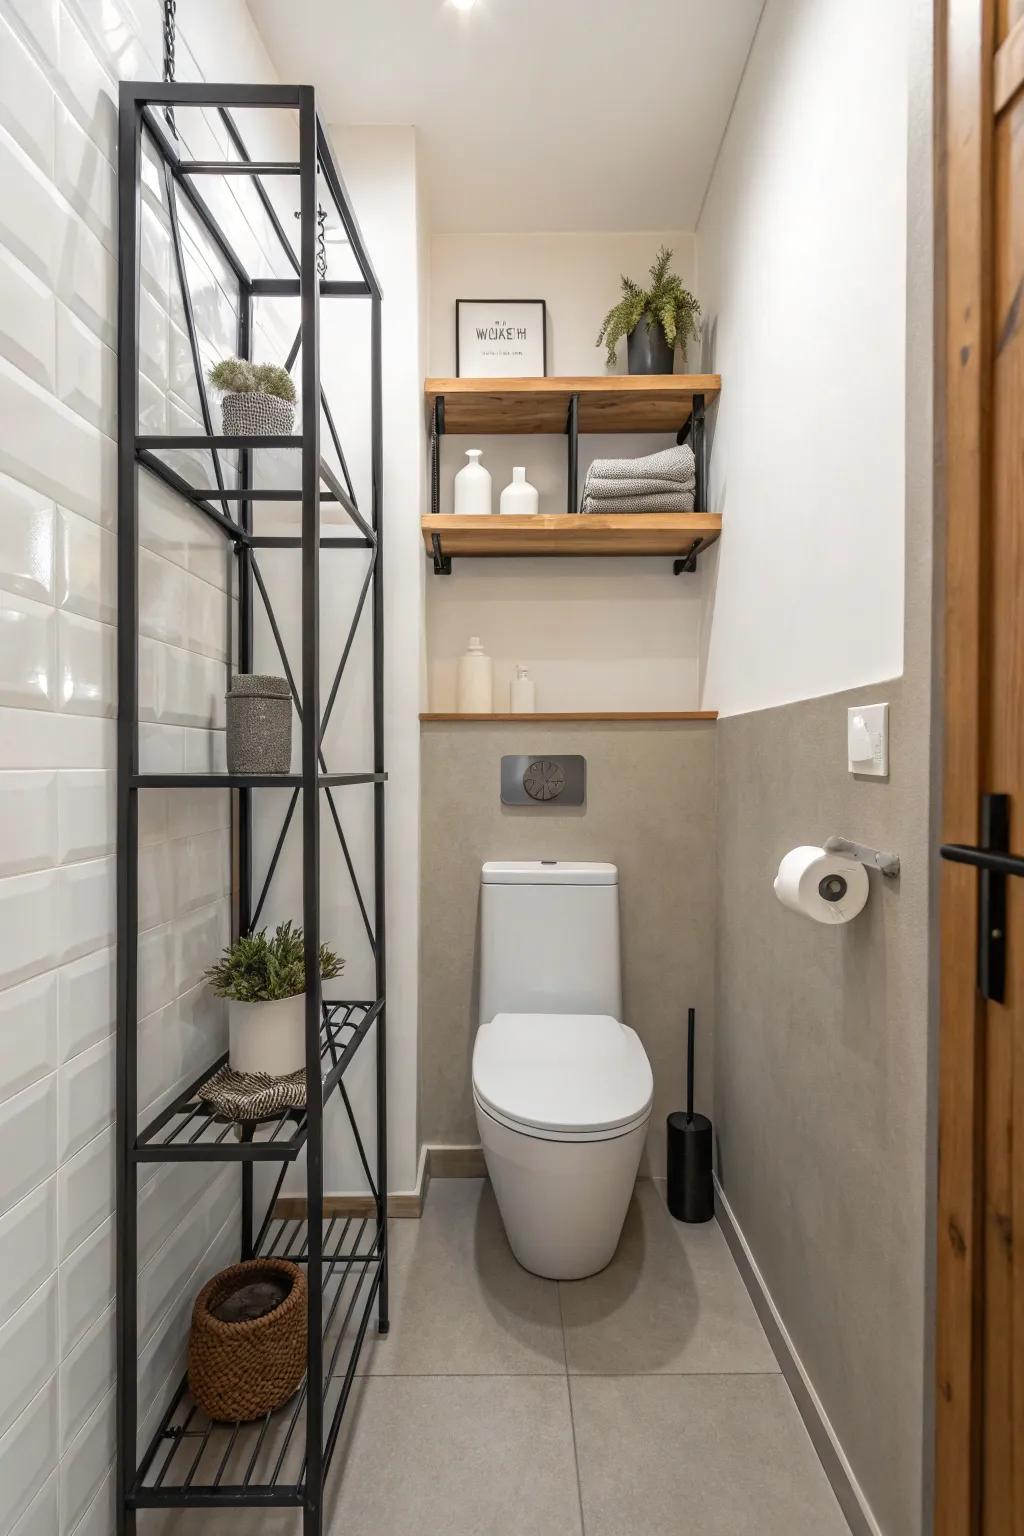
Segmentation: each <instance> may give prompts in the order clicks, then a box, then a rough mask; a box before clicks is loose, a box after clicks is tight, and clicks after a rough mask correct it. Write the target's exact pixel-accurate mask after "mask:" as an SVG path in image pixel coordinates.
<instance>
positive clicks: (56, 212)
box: [0, 127, 117, 414]
mask: <svg viewBox="0 0 1024 1536" xmlns="http://www.w3.org/2000/svg"><path fill="white" fill-rule="evenodd" d="M0 243H2V244H3V245H6V246H7V248H8V249H9V250H10V251H11V252H12V253H13V254H14V255H15V256H16V257H17V258H18V260H19V261H22V262H24V264H25V266H26V267H28V268H29V269H30V270H31V271H32V272H34V273H35V274H36V276H37V277H38V278H40V279H41V280H42V281H43V282H44V283H46V284H47V285H48V286H49V287H50V288H52V290H53V292H54V293H55V294H56V296H57V297H58V298H60V299H63V300H64V302H65V304H68V305H69V306H70V307H71V308H72V309H73V310H74V311H75V314H76V315H78V316H80V318H81V319H82V320H84V321H85V322H86V324H87V325H89V326H91V327H92V329H93V330H94V331H95V332H96V334H97V335H98V336H101V337H102V338H103V340H104V341H105V342H106V343H107V344H108V346H114V345H116V341H117V267H116V264H115V261H114V258H113V257H112V256H111V254H110V252H109V251H107V250H106V249H105V248H104V246H103V244H102V242H101V241H100V240H98V239H97V237H96V236H95V235H94V234H93V233H92V231H91V230H90V229H88V228H86V226H85V224H83V223H82V222H81V220H79V219H74V218H71V217H70V216H69V210H68V205H67V203H66V202H65V201H64V199H63V197H62V196H61V195H60V193H59V192H58V191H57V189H56V187H54V185H53V183H52V182H51V181H50V180H49V179H48V178H47V177H46V176H45V175H44V174H43V172H42V171H40V169H39V167H38V166H37V165H36V164H35V163H34V162H33V161H32V160H30V159H29V157H28V156H27V155H26V154H25V153H24V151H23V150H22V149H21V148H20V147H19V146H18V145H17V144H15V143H14V141H13V139H11V138H10V136H9V135H8V134H7V133H6V132H5V131H4V130H3V128H2V127H0ZM5 414H6V413H5Z"/></svg>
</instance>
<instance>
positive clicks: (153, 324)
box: [139, 289, 169, 390]
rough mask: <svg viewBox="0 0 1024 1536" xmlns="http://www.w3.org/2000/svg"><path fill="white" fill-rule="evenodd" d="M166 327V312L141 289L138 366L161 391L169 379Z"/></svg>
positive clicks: (149, 294)
mask: <svg viewBox="0 0 1024 1536" xmlns="http://www.w3.org/2000/svg"><path fill="white" fill-rule="evenodd" d="M167 325H168V321H167V311H166V310H165V309H164V307H163V305H162V304H160V303H159V302H158V301H157V300H156V299H155V298H154V297H153V295H152V294H151V293H149V292H148V290H146V289H143V290H142V294H141V296H140V299H139V364H140V367H141V368H142V371H143V373H145V374H146V375H148V377H149V378H150V379H152V381H153V383H154V384H155V385H156V387H157V389H162V390H166V388H167V384H168V378H169V373H168V368H169V362H168V359H169V353H168V345H169V341H168V334H167Z"/></svg>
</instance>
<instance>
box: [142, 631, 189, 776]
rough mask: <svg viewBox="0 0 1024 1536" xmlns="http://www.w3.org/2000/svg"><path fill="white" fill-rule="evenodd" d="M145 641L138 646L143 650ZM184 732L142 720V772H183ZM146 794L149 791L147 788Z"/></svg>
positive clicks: (177, 727) (176, 727) (178, 728)
mask: <svg viewBox="0 0 1024 1536" xmlns="http://www.w3.org/2000/svg"><path fill="white" fill-rule="evenodd" d="M146 644H147V642H146V641H143V643H142V646H140V648H139V649H140V661H141V660H142V655H141V653H142V652H143V651H144V648H145V645H146ZM185 736H186V732H185V731H184V730H182V728H181V726H178V725H157V724H155V723H153V722H152V721H143V723H142V724H141V725H140V726H139V764H140V768H141V771H142V772H143V773H184V772H185ZM146 793H147V794H148V793H149V791H148V790H147V791H146Z"/></svg>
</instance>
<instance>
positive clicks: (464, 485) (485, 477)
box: [455, 448, 491, 517]
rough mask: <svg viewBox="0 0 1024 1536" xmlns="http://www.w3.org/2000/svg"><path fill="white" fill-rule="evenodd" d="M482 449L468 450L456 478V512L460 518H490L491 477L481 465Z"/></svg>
mask: <svg viewBox="0 0 1024 1536" xmlns="http://www.w3.org/2000/svg"><path fill="white" fill-rule="evenodd" d="M481 452H482V450H481V449H480V448H467V449H466V458H467V459H468V460H469V463H468V464H464V465H463V467H462V468H461V469H460V470H459V472H458V474H457V475H456V476H455V510H456V512H457V513H458V514H459V516H460V517H489V516H490V513H491V476H490V471H489V470H486V469H484V467H483V465H482V464H481V463H480V454H481Z"/></svg>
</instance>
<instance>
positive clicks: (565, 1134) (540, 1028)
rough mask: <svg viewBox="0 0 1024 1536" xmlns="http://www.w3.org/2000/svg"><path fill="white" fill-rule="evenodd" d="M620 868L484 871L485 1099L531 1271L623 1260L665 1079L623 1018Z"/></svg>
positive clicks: (496, 1169)
mask: <svg viewBox="0 0 1024 1536" xmlns="http://www.w3.org/2000/svg"><path fill="white" fill-rule="evenodd" d="M618 880H619V875H618V870H617V869H616V867H615V865H614V864H575V863H566V862H559V861H557V860H554V859H542V860H540V861H539V862H536V861H534V862H526V863H517V862H496V863H489V864H485V865H484V867H483V873H482V886H481V893H480V927H481V953H480V1028H479V1030H478V1031H477V1037H476V1045H475V1047H474V1050H473V1102H474V1105H475V1108H476V1120H477V1125H478V1127H479V1130H480V1141H481V1143H482V1145H483V1150H484V1157H485V1159H486V1162H487V1171H488V1173H489V1174H490V1177H491V1183H492V1185H493V1186H494V1193H495V1196H496V1198H497V1201H498V1208H499V1210H500V1211H501V1218H502V1221H503V1222H504V1223H505V1231H506V1233H507V1234H508V1240H509V1243H510V1244H511V1246H512V1252H513V1253H514V1254H515V1256H516V1258H517V1259H518V1260H519V1262H520V1264H522V1265H523V1266H524V1268H526V1269H529V1270H532V1271H533V1273H534V1274H537V1275H545V1276H547V1277H548V1278H550V1279H553V1280H579V1279H582V1278H583V1276H584V1275H592V1274H594V1273H596V1271H597V1270H599V1269H603V1268H604V1266H605V1265H606V1264H608V1263H609V1262H610V1260H611V1258H612V1256H613V1254H614V1253H615V1248H616V1245H617V1244H618V1241H619V1236H620V1234H621V1232H622V1223H623V1221H624V1220H625V1217H626V1209H627V1207H628V1205H629V1198H630V1195H631V1194H632V1191H633V1185H634V1182H635V1180H636V1171H637V1168H638V1166H639V1163H640V1154H641V1152H642V1151H643V1145H644V1139H645V1137H646V1135H647V1126H648V1123H649V1121H650V1118H651V1101H652V1098H653V1094H654V1078H653V1076H652V1073H651V1065H650V1062H649V1061H648V1060H647V1054H646V1052H645V1051H644V1048H643V1046H642V1044H641V1043H640V1039H639V1037H638V1035H637V1034H636V1033H635V1032H634V1031H633V1030H632V1029H630V1028H629V1027H628V1026H627V1025H625V1024H623V1023H621V1022H620V1015H621V1013H622V984H621V975H620V965H619V884H618Z"/></svg>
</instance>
